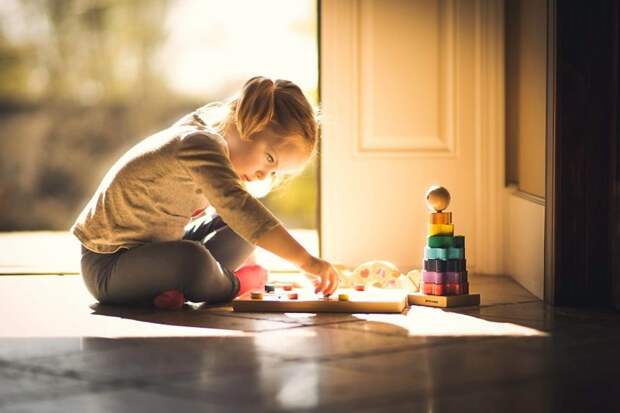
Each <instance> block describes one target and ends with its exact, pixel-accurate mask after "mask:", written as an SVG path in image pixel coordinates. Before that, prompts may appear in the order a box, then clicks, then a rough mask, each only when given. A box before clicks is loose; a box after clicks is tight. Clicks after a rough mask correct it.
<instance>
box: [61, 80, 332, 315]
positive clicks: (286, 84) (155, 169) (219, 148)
mask: <svg viewBox="0 0 620 413" xmlns="http://www.w3.org/2000/svg"><path fill="white" fill-rule="evenodd" d="M317 140H318V123H317V120H316V115H315V113H314V110H313V109H312V106H311V105H310V104H309V103H308V101H307V100H306V98H305V97H304V95H303V93H302V91H301V89H299V87H298V86H297V85H295V84H294V83H292V82H290V81H287V80H276V81H275V82H274V81H272V80H270V79H267V78H264V77H254V78H252V79H250V80H249V81H247V82H246V84H245V85H244V86H243V89H242V91H241V92H240V94H239V95H238V96H237V97H235V98H233V99H231V100H229V101H228V102H227V103H224V104H210V105H207V106H205V107H203V108H200V109H198V110H197V111H195V112H193V113H190V114H189V115H187V116H185V117H183V118H182V119H180V120H179V121H178V122H176V123H175V124H174V125H172V126H171V127H170V128H168V129H164V130H162V131H160V132H158V133H156V134H154V135H152V136H150V137H148V138H146V139H144V140H142V141H141V142H139V143H138V144H137V145H135V146H134V147H133V148H131V149H130V150H129V151H127V153H125V154H124V155H123V156H122V157H121V158H120V159H119V160H118V161H117V162H116V163H115V164H114V165H113V166H112V168H111V169H110V170H109V171H108V173H107V174H106V175H105V177H104V178H103V181H102V182H101V184H100V185H99V187H98V188H97V190H96V192H95V194H94V195H93V197H92V198H91V200H90V201H89V202H88V204H87V205H86V207H85V208H84V210H83V211H82V212H81V213H80V215H79V217H78V218H77V220H76V222H75V223H74V224H73V226H72V227H71V232H72V233H73V234H74V235H75V236H76V237H77V238H78V239H79V240H80V242H81V244H82V259H81V269H82V277H83V280H84V283H85V285H86V287H87V289H88V290H89V292H90V293H91V294H92V295H93V296H94V297H95V298H96V299H97V300H98V301H100V302H102V303H119V304H120V303H124V304H127V303H144V302H153V303H154V304H155V306H157V307H159V308H179V307H181V306H182V305H183V303H184V301H185V299H189V300H191V301H194V302H201V301H207V302H209V303H217V302H224V301H229V300H231V299H233V298H234V297H236V296H238V295H240V294H242V293H244V292H246V291H248V290H250V289H252V288H262V285H263V284H264V282H265V278H264V274H263V275H262V276H260V275H257V274H256V272H253V271H244V268H242V269H241V270H238V271H235V270H237V269H238V268H239V266H241V265H242V264H243V263H244V262H245V261H246V260H247V259H248V257H249V256H250V254H252V252H253V251H254V249H255V246H256V245H258V246H260V247H262V248H264V249H266V250H268V251H271V252H273V253H274V254H276V255H278V256H280V257H282V258H284V259H285V260H287V261H290V262H291V263H293V264H295V265H296V266H297V267H299V268H300V269H301V270H303V271H304V272H306V273H309V274H314V275H316V276H318V277H319V279H320V283H317V287H316V289H315V292H316V293H318V292H322V293H324V294H325V295H330V294H332V293H333V292H334V291H335V290H336V287H337V283H338V277H337V273H336V270H335V269H334V267H333V266H332V265H331V264H330V263H329V262H327V261H324V260H322V259H320V258H317V257H314V256H312V255H311V254H310V253H308V252H307V251H306V250H305V249H304V248H303V247H302V246H301V245H300V244H299V243H298V242H297V241H296V240H295V239H294V238H293V237H292V236H291V235H290V234H289V233H288V232H287V230H286V229H285V228H284V226H283V225H282V224H281V222H280V221H279V220H278V219H277V218H276V217H275V216H273V215H272V213H271V212H270V211H269V210H268V209H266V208H265V207H264V206H263V205H262V204H261V203H260V202H259V201H258V200H257V199H256V198H254V197H253V196H252V195H250V193H249V192H248V191H247V186H248V184H247V183H248V182H252V181H255V180H261V181H264V182H272V183H273V182H277V181H278V179H280V178H281V177H282V175H283V174H295V173H298V172H299V171H301V170H303V167H304V166H305V165H306V164H307V162H308V161H309V160H310V159H312V157H313V156H314V154H315V153H316V147H317ZM280 181H281V180H280ZM208 206H212V207H213V208H214V209H215V211H216V212H217V214H215V215H212V216H210V217H208V219H207V216H206V215H205V214H204V213H203V215H202V217H201V218H200V219H198V220H194V221H192V222H191V225H187V224H188V223H190V220H191V218H192V216H194V217H196V216H197V212H200V211H204V210H205V208H207V207H208ZM188 227H189V228H188Z"/></svg>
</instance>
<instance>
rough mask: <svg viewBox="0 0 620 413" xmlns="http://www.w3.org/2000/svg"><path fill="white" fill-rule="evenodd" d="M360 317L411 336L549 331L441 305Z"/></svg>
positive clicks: (515, 334) (521, 333)
mask: <svg viewBox="0 0 620 413" xmlns="http://www.w3.org/2000/svg"><path fill="white" fill-rule="evenodd" d="M355 317H357V318H359V319H360V320H366V321H374V322H378V323H386V324H392V325H394V326H398V327H400V328H402V329H404V330H406V331H409V336H420V337H422V336H423V337H432V336H451V337H453V336H454V337H459V336H509V337H517V336H543V337H544V336H548V335H549V334H548V333H546V332H544V331H540V330H536V329H533V328H529V327H524V326H520V325H517V324H512V323H499V322H495V321H488V320H483V319H480V318H477V317H472V316H470V315H467V314H459V313H451V312H446V311H443V310H441V309H438V308H427V307H419V306H413V307H411V309H410V310H409V312H408V313H407V314H406V315H403V314H355Z"/></svg>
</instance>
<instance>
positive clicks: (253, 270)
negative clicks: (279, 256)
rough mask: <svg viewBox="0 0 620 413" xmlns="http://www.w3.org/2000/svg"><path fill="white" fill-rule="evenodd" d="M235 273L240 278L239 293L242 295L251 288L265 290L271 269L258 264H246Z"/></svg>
mask: <svg viewBox="0 0 620 413" xmlns="http://www.w3.org/2000/svg"><path fill="white" fill-rule="evenodd" d="M235 275H236V276H237V278H238V279H239V293H238V294H237V296H239V295H242V294H243V293H246V292H248V291H250V290H263V289H264V288H265V284H267V276H268V275H269V271H267V270H266V269H265V268H263V267H261V266H260V265H258V264H252V265H244V266H243V267H241V268H239V269H238V270H237V271H235Z"/></svg>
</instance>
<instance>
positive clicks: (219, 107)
mask: <svg viewBox="0 0 620 413" xmlns="http://www.w3.org/2000/svg"><path fill="white" fill-rule="evenodd" d="M196 115H197V116H198V117H199V119H200V120H201V121H202V122H203V123H205V124H206V125H208V126H210V127H211V128H213V129H214V130H216V131H217V132H219V133H222V132H224V131H225V130H226V129H227V128H228V127H231V126H235V127H236V128H237V130H238V131H239V136H240V137H241V139H242V140H245V141H252V138H253V136H254V134H256V133H258V132H261V131H263V130H265V129H267V128H271V129H272V130H273V131H274V132H275V133H276V135H278V136H281V142H280V143H279V146H280V145H285V144H288V143H297V144H301V145H303V147H304V148H305V149H306V150H307V151H308V153H309V154H310V156H309V157H308V161H307V162H309V161H310V160H311V159H312V158H313V157H314V156H315V155H316V153H317V147H318V135H319V114H318V110H315V109H314V108H313V107H312V105H311V104H310V102H308V99H307V98H306V97H305V96H304V94H303V92H302V91H301V89H300V88H299V86H297V85H296V84H295V83H293V82H291V81H289V80H283V79H277V80H275V81H273V80H271V79H269V78H266V77H263V76H256V77H253V78H251V79H250V80H248V81H247V82H246V83H245V84H244V85H243V88H242V89H241V92H240V93H239V94H238V95H236V96H233V97H232V98H230V99H228V100H227V101H225V102H214V103H210V104H207V105H205V106H203V107H201V108H199V109H197V110H196ZM298 137H301V141H300V140H299V138H298ZM304 167H305V165H304ZM303 169H304V168H300V169H299V171H298V172H297V173H294V174H289V175H288V176H286V177H284V176H280V175H276V177H275V179H272V181H271V188H270V189H275V188H276V187H279V186H282V185H283V184H284V183H285V182H287V181H288V180H290V179H292V178H293V177H295V176H297V175H299V174H300V173H301V172H302V171H303Z"/></svg>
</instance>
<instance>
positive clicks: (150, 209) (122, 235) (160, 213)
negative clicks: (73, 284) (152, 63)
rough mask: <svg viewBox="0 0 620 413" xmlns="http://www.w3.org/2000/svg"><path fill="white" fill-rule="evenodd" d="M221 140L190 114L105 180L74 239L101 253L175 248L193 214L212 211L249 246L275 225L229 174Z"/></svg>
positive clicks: (79, 221) (143, 145) (145, 143)
mask: <svg viewBox="0 0 620 413" xmlns="http://www.w3.org/2000/svg"><path fill="white" fill-rule="evenodd" d="M229 157H230V152H229V149H228V144H227V142H226V140H225V139H224V138H223V137H222V136H220V135H219V134H217V133H216V132H215V131H213V130H212V129H209V128H208V127H206V126H205V125H204V124H203V123H202V122H201V121H200V120H199V118H197V117H196V116H195V115H194V114H190V115H187V116H185V117H184V118H182V119H181V120H179V121H178V122H177V123H175V124H174V125H173V126H171V127H170V128H168V129H165V130H163V131H160V132H158V133H156V134H154V135H152V136H149V137H147V138H145V139H144V140H142V141H141V142H139V143H138V144H136V145H135V146H134V147H132V148H131V149H130V150H129V151H127V152H126V153H125V154H124V155H123V156H122V157H121V158H120V159H119V160H118V161H117V162H116V163H115V164H114V165H113V166H112V168H111V169H110V170H109V171H108V172H107V174H106V175H105V177H104V178H103V181H102V182H101V184H100V185H99V187H98V188H97V190H96V192H95V194H94V195H93V197H92V198H91V199H90V201H89V202H88V204H87V205H86V207H85V208H84V210H83V211H82V212H81V213H80V215H79V217H78V218H77V220H76V222H75V223H74V224H73V225H72V227H71V232H72V233H73V234H74V235H75V236H76V237H77V238H78V239H79V240H80V242H81V243H82V245H84V246H85V247H86V248H88V249H89V250H91V251H94V252H98V253H113V252H116V251H118V250H119V249H120V248H123V247H124V248H133V247H137V246H139V245H142V244H146V243H149V242H157V241H171V240H179V239H181V237H182V236H183V232H184V227H185V226H186V225H187V224H188V223H189V221H190V219H191V216H192V213H193V212H194V211H196V210H198V209H202V208H206V207H208V206H212V207H213V208H214V209H215V210H216V212H217V213H218V214H219V215H220V216H221V217H222V219H223V220H224V222H226V224H228V226H229V227H230V228H231V229H232V230H233V231H235V232H236V233H237V234H239V235H240V236H241V237H243V238H244V239H246V240H247V241H249V242H250V243H252V244H256V241H257V240H258V239H259V238H260V237H261V235H262V234H264V233H265V232H268V231H270V230H271V229H273V228H274V227H276V226H278V225H280V224H281V223H280V221H279V220H278V219H277V218H276V217H275V216H274V215H273V214H272V213H271V212H270V211H269V210H268V209H267V208H265V207H264V206H263V204H262V203H261V202H260V201H258V200H257V199H256V198H254V197H253V196H252V195H250V194H249V193H248V192H247V191H246V189H245V187H244V185H243V182H242V181H241V179H240V177H239V176H238V175H237V174H236V172H235V171H234V170H233V168H232V164H231V162H230V159H229Z"/></svg>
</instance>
